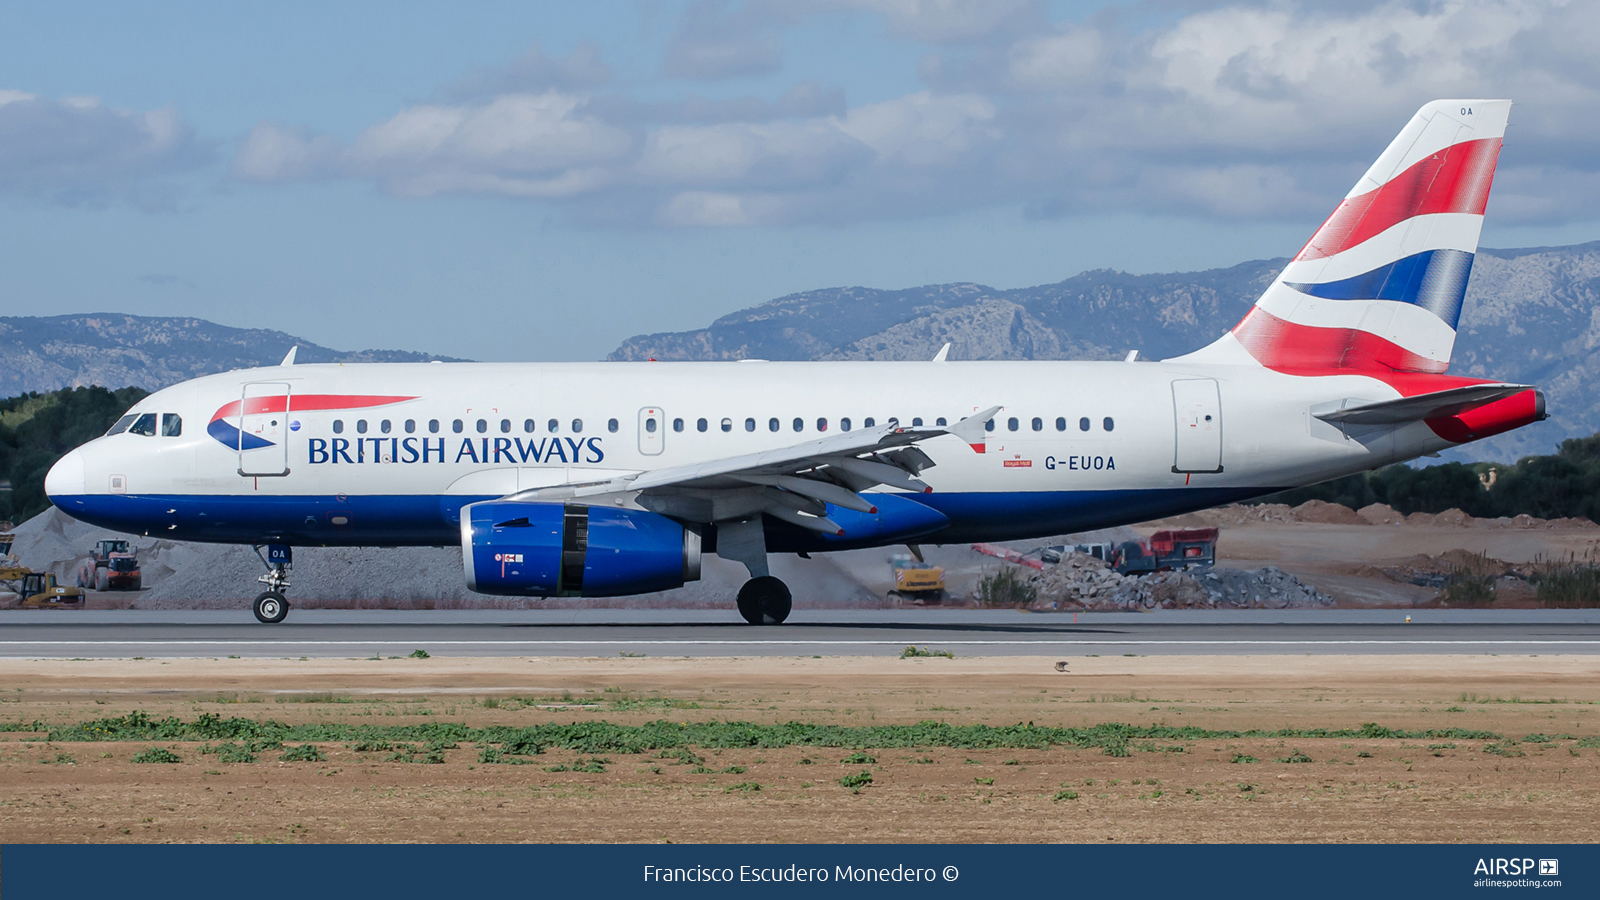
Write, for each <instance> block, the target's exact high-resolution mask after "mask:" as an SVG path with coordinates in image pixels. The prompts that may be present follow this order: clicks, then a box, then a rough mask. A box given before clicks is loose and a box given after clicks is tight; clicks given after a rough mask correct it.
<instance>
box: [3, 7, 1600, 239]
mask: <svg viewBox="0 0 1600 900" xmlns="http://www.w3.org/2000/svg"><path fill="white" fill-rule="evenodd" d="M1040 10H1041V7H1040V6H1039V5H1038V4H1036V3H1033V2H1026V0H1022V2H1009V3H982V2H975V3H969V2H965V0H794V2H789V3H777V2H774V0H754V2H751V3H746V4H743V5H735V4H732V3H718V2H706V3H698V4H695V5H694V6H692V7H691V8H690V9H689V10H688V12H687V13H686V14H685V16H684V18H683V19H682V20H681V21H680V23H679V25H678V28H677V31H676V32H675V33H674V35H673V37H672V38H671V40H670V42H669V45H668V46H667V48H666V56H667V63H666V69H667V71H668V72H669V74H676V75H678V76H681V77H694V78H708V79H710V78H726V77H733V76H737V75H741V74H752V73H760V72H770V71H772V70H774V69H775V68H776V67H778V66H780V65H781V63H782V55H781V41H780V40H779V39H780V37H781V35H782V29H783V28H786V27H789V26H791V25H793V24H795V23H797V22H803V21H807V20H809V19H812V18H815V17H817V16H824V15H842V14H849V15H860V14H869V15H873V16H877V17H879V18H881V19H882V21H883V22H884V23H885V24H886V25H887V26H888V29H889V31H890V33H891V34H892V35H895V36H896V37H897V38H901V39H905V40H912V41H919V42H923V43H926V44H928V45H929V48H928V52H927V53H926V54H925V55H924V57H923V59H922V60H921V61H920V62H919V64H918V74H919V75H921V77H922V78H923V80H924V82H925V87H924V88H923V89H921V90H917V91H913V92H909V93H906V94H904V95H902V96H899V97H893V98H890V99H886V100H877V101H875V102H871V103H861V104H857V105H855V106H850V105H848V104H847V103H846V98H845V96H844V94H843V93H842V92H841V91H838V90H831V91H830V90H827V89H825V88H823V87H821V86H820V85H817V84H815V83H801V84H799V85H796V86H795V87H794V88H793V89H791V90H790V92H789V93H788V94H786V95H784V96H782V97H779V98H776V99H763V98H760V97H743V98H738V99H717V100H704V99H701V98H699V97H698V96H694V95H689V96H687V97H686V98H684V99H681V100H663V99H661V97H660V93H659V92H652V97H651V99H649V100H640V99H635V97H634V96H631V92H632V89H631V88H629V87H627V86H617V85H615V84H613V83H610V82H609V77H610V76H609V69H606V68H605V66H604V64H603V63H602V62H601V61H600V60H599V58H598V55H597V54H593V53H591V54H589V55H587V56H583V57H581V58H580V57H579V55H578V54H575V55H574V57H571V58H568V59H567V60H565V61H551V59H550V58H547V57H544V56H543V55H542V54H538V53H537V52H534V53H532V54H531V55H530V56H528V57H525V58H524V60H523V61H521V62H520V63H519V65H521V66H522V70H523V71H525V72H526V73H533V74H530V75H527V79H532V80H533V81H539V79H543V81H541V82H540V83H545V82H549V81H550V80H551V79H554V78H556V76H555V75H551V74H550V73H551V72H555V71H557V70H559V71H561V72H569V74H568V75H564V76H561V77H564V78H566V79H567V81H566V84H567V85H568V86H555V87H551V88H548V89H540V90H533V89H528V90H521V89H519V90H504V91H501V92H499V93H493V94H486V95H483V96H479V95H478V94H472V96H471V98H470V99H467V100H461V101H458V102H443V103H435V104H425V105H418V106H413V107H410V108H407V109H404V110H401V111H400V112H399V113H397V114H396V115H395V116H394V117H392V118H391V119H389V120H388V121H385V122H381V123H378V124H375V125H373V126H371V127H370V128H368V129H367V130H366V131H365V132H363V133H362V134H361V135H360V136H359V137H358V138H357V139H355V140H354V141H353V142H350V143H348V144H345V143H341V142H339V141H336V140H334V139H332V138H329V137H326V136H318V135H312V134H308V133H305V132H302V131H296V130H294V129H291V128H287V127H284V126H281V125H274V124H263V125H261V126H259V127H258V128H257V129H256V130H255V131H254V132H252V134H251V135H250V136H249V138H247V139H246V140H245V141H244V143H243V144H242V145H241V147H240V150H239V153H238V155H237V157H236V159H235V161H234V171H235V172H236V174H237V175H238V176H239V177H241V178H246V179H253V180H260V181H282V180H296V179H307V178H318V177H323V178H330V177H331V178H356V179H368V180H371V181H373V182H375V183H377V184H379V185H381V186H382V187H383V188H384V189H385V190H387V191H390V192H391V193H395V194H399V195H408V196H416V195H433V194H442V193H487V194H500V195H505V196H514V197H528V198H539V199H543V200H546V201H550V202H554V203H558V204H560V205H561V207H562V208H563V209H565V210H567V211H568V212H569V213H570V214H571V215H573V216H576V217H579V218H588V219H592V220H595V221H605V222H611V223H620V224H631V225H652V224H653V225H659V226H684V225H694V226H724V227H726V226H749V225H767V224H783V223H792V222H805V221H824V222H842V221H853V220H860V219H867V218H895V217H912V216H918V215H923V214H926V213H929V212H949V211H959V210H962V209H970V208H975V207H983V206H994V205H1000V204H1024V205H1026V206H1027V207H1028V208H1029V209H1030V210H1032V211H1034V212H1036V213H1039V214H1052V215H1054V214H1073V213H1078V212H1084V211H1127V212H1134V213H1161V214H1169V213H1170V214H1183V215H1195V216H1201V217H1213V218H1263V217H1295V218H1301V219H1305V218H1313V219H1314V218H1315V217H1316V216H1318V215H1321V214H1325V213H1326V212H1327V211H1328V210H1329V209H1331V208H1332V206H1333V204H1334V203H1335V202H1337V199H1338V197H1339V196H1340V195H1342V194H1343V192H1344V191H1345V190H1346V189H1348V187H1349V185H1350V184H1351V183H1352V182H1353V180H1354V179H1355V177H1356V176H1357V175H1359V174H1360V172H1361V171H1363V170H1364V169H1365V168H1366V166H1367V164H1368V163H1370V161H1371V160H1372V158H1373V157H1374V156H1375V155H1376V154H1377V153H1378V152H1379V151H1380V150H1381V149H1382V147H1383V146H1384V145H1385V144H1386V143H1387V141H1388V140H1389V138H1390V137H1392V136H1393V135H1394V134H1395V132H1396V131H1398V130H1399V128H1400V127H1401V126H1402V125H1403V124H1404V123H1405V121H1406V119H1407V117H1408V116H1409V115H1410V114H1411V113H1412V112H1413V111H1415V109H1416V108H1417V107H1418V106H1420V105H1421V104H1422V103H1424V102H1426V101H1428V100H1430V99H1433V98H1435V97H1451V96H1458V97H1459V96H1467V97H1471V96H1510V97H1512V98H1513V99H1516V100H1518V101H1519V105H1518V106H1517V108H1516V109H1515V110H1514V111H1513V115H1512V131H1511V132H1510V134H1509V135H1508V138H1507V149H1506V152H1505V154H1504V155H1503V156H1502V161H1501V170H1502V175H1501V180H1500V185H1501V186H1500V187H1498V188H1497V189H1496V193H1495V200H1494V209H1495V212H1496V215H1497V216H1505V217H1507V220H1508V221H1516V220H1520V221H1552V220H1559V219H1561V218H1562V217H1592V216H1593V213H1592V209H1594V208H1595V203H1596V201H1600V193H1597V192H1600V177H1595V176H1594V175H1593V173H1596V172H1597V171H1600V158H1597V157H1596V156H1595V155H1594V154H1593V152H1592V149H1591V148H1592V146H1593V145H1594V143H1595V142H1596V141H1597V140H1600V118H1597V117H1594V116H1591V115H1589V114H1588V112H1589V111H1590V110H1592V109H1594V108H1596V101H1597V100H1600V54H1595V53H1594V52H1593V47H1594V46H1595V44H1596V43H1597V42H1600V4H1590V3H1577V2H1571V3H1568V2H1562V0H1436V2H1431V3H1429V2H1410V0H1391V2H1377V3H1367V4H1364V5H1359V6H1353V7H1350V6H1339V5H1327V4H1313V3H1294V2H1266V3H1254V2H1248V0H1243V2H1238V3H1231V4H1218V5H1213V6H1210V7H1206V8H1200V9H1197V10H1194V11H1187V12H1178V13H1171V12H1170V11H1169V13H1168V14H1167V15H1165V16H1164V17H1161V18H1158V19H1147V18H1140V19H1137V20H1130V19H1125V18H1121V17H1119V16H1118V15H1117V14H1114V13H1104V14H1100V15H1096V16H1095V17H1093V18H1092V19H1090V20H1087V21H1081V22H1066V23H1056V24H1051V23H1048V22H1046V21H1045V20H1044V17H1043V13H1042V12H1041V11H1040ZM1152 23H1153V24H1152ZM719 54H725V55H719ZM741 54H745V55H741ZM558 63H559V64H558ZM510 68H515V66H513V67H508V69H507V71H509V70H510ZM571 72H578V73H580V74H579V75H572V74H570V73H571ZM582 73H588V75H586V76H582V77H580V75H582ZM602 73H603V74H604V78H602V77H601V74H602ZM480 74H481V73H480ZM507 77H509V76H507ZM583 77H586V78H588V81H587V82H584V84H585V85H586V86H585V87H581V88H580V87H572V86H571V85H574V84H577V83H578V82H579V81H581V80H582V78H583ZM477 83H479V84H480V85H487V84H491V83H493V79H489V78H486V77H480V78H479V81H478V82H477ZM505 83H506V84H510V83H511V82H505ZM529 83H531V82H529ZM469 93H471V92H469ZM1522 101H1526V102H1522ZM3 109H4V107H0V110H3Z"/></svg>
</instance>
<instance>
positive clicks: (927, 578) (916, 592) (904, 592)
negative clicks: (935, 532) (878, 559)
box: [889, 554, 948, 605]
mask: <svg viewBox="0 0 1600 900" xmlns="http://www.w3.org/2000/svg"><path fill="white" fill-rule="evenodd" d="M889 568H890V569H891V571H893V573H894V589H893V590H891V591H889V599H890V600H910V601H911V602H913V603H917V604H921V605H929V604H937V603H943V602H944V600H945V597H946V596H948V595H947V594H946V593H945V588H944V569H942V568H940V567H938V566H935V565H930V564H928V563H926V562H923V561H922V560H919V559H917V558H916V557H914V556H910V555H907V554H897V555H895V556H891V557H889Z"/></svg>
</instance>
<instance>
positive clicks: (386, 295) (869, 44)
mask: <svg viewBox="0 0 1600 900" xmlns="http://www.w3.org/2000/svg"><path fill="white" fill-rule="evenodd" d="M1596 46H1600V4H1596V3H1593V2H1576V0H1574V2H1570V3H1565V2H1559V0H1549V2H1533V0H1485V2H1361V0H1354V2H1340V3H1311V2H1301V3H1295V2H1262V3H1252V2H1233V3H1206V2H1199V0H1151V2H1111V3H1105V2H1071V0H1059V2H1047V0H750V2H737V0H730V2H718V0H695V2H687V3H684V2H667V0H646V2H638V3H626V2H615V3H608V2H586V3H565V4H557V3H546V4H529V3H492V2H484V3H476V4H443V3H435V4H421V3H406V2H389V3H385V4H377V3H362V4H349V3H338V2H330V0H318V2H314V3H313V2H295V0H287V2H280V3H277V4H271V5H267V6H261V5H255V6H250V5H244V4H235V5H228V6H224V5H222V4H216V3H202V2H196V3H190V4H184V3H153V4H138V5H135V4H106V3H101V2H95V3H77V2H71V0H64V2H55V3H51V4H35V5H32V6H31V7H29V8H19V7H18V6H16V5H6V6H0V314H6V315H48V314H54V313H63V312H88V311H116V312H131V313H140V314H149V315H196V316H202V317H204V318H208V319H212V320H214V321H217V322H222V323H225V324H229V325H239V326H252V327H272V328H279V329H282V330H285V331H290V332H293V333H296V334H300V335H303V336H305V337H307V338H309V339H311V340H314V341H317V342H318V343H322V344H326V345H330V346H334V347H339V348H349V349H356V348H365V347H392V348H405V349H417V350H429V351H434V352H440V353H447V354H453V355H458V356H466V357H472V358H476V359H504V360H524V359H596V358H599V357H602V356H604V355H605V354H606V353H607V352H608V351H609V350H610V349H611V348H612V347H614V346H615V345H616V344H617V343H618V342H619V341H621V340H622V339H623V338H625V337H627V336H629V335H632V334H636V333H642V332H649V331H663V330H679V329H686V328H693V327H698V326H702V325H704V324H706V323H707V322H709V321H710V320H711V319H712V318H715V317H716V316H718V315H721V314H724V313H727V312H730V311H732V310H735V309H739V308H742V307H745V306H749V305H752V304H754V303H758V302H761V301H763V300H767V299H770V298H772V297H775V296H779V295H782V294H786V293H790V292H794V291H800V290H806V289H809V288H818V287H829V286H836V285H854V284H860V285H867V286H871V287H882V288H900V287H907V286H911V285H917V284H927V283H934V282H947V281H978V282H982V283H985V284H989V285H993V286H996V287H1016V286H1022V285H1029V284H1039V283H1044V282H1051V281H1058V280H1060V279H1062V278H1065V277H1068V276H1070V275H1073V274H1076V273H1077V272H1079V271H1082V270H1084V269H1089V268H1102V267H1110V268H1119V269H1124V270H1127V271H1135V272H1150V271H1170V270H1179V269H1198V268H1211V267H1216V266H1226V265H1232V264H1234V263H1237V262H1241V261H1243V260H1246V259H1255V258H1261V257H1269V256H1284V255H1290V254H1292V253H1294V252H1295V251H1296V250H1298V249H1299V247H1300V245H1301V244H1302V243H1303V242H1304V240H1305V239H1306V237H1307V236H1309V234H1310V233H1311V232H1312V231H1313V230H1315V227H1316V225H1317V224H1318V223H1319V222H1320V221H1321V220H1322V218H1323V217H1324V216H1325V215H1326V214H1327V213H1328V212H1329V211H1331V210H1332V208H1333V206H1334V205H1335V204H1336V202H1337V200H1338V198H1339V197H1340V196H1342V195H1343V194H1344V192H1345V191H1346V190H1347V189H1348V188H1349V186H1350V185H1351V184H1352V183H1354V181H1355V179H1356V178H1357V177H1358V176H1359V175H1360V174H1361V172H1362V171H1364V170H1365V169H1366V167H1367V166H1368V164H1370V162H1371V161H1372V159H1373V158H1374V157H1375V156H1376V155H1377V153H1378V152H1379V151H1380V150H1381V149H1382V148H1383V147H1384V145H1385V144H1387V142H1388V141H1389V139H1390V138H1391V137H1392V136H1393V135H1394V133H1395V132H1396V131H1398V130H1399V128H1400V127H1401V126H1402V125H1403V124H1404V123H1405V121H1406V119H1407V118H1408V116H1409V115H1410V114H1411V113H1412V112H1413V111H1414V110H1415V109H1416V108H1417V107H1418V106H1420V105H1421V104H1422V103H1423V102H1425V101H1427V100H1429V99H1433V98H1435V97H1510V98H1512V99H1513V100H1515V101H1516V102H1517V106H1516V107H1515V109H1514V110H1513V112H1512V126H1511V129H1510V131H1509V133H1508V134H1507V138H1506V148H1505V151H1504V153H1503V155H1502V156H1501V165H1500V172H1499V177H1498V179H1497V181H1496V185H1495V189H1494V194H1493V197H1492V198H1491V200H1490V204H1489V217H1488V223H1489V224H1488V226H1487V227H1486V230H1485V234H1484V243H1485V245H1487V246H1502V247H1509V246H1531V245H1541V244H1564V243H1576V242H1579V241H1587V240H1595V239H1600V213H1597V212H1596V211H1595V210H1596V209H1597V205H1596V204H1597V201H1600V153H1596V152H1595V151H1594V148H1595V147H1596V146H1597V141H1600V103H1597V99H1600V53H1597V52H1596V51H1595V47H1596Z"/></svg>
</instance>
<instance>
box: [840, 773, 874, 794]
mask: <svg viewBox="0 0 1600 900" xmlns="http://www.w3.org/2000/svg"><path fill="white" fill-rule="evenodd" d="M839 783H840V784H841V785H843V786H845V787H847V788H849V789H850V793H852V794H859V793H861V789H862V788H864V787H866V786H867V785H869V784H871V783H872V773H871V772H868V771H867V770H866V769H862V770H861V771H860V772H857V773H856V774H854V775H846V776H844V777H843V778H841V779H839Z"/></svg>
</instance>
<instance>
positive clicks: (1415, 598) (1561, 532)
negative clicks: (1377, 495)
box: [1140, 522, 1600, 608]
mask: <svg viewBox="0 0 1600 900" xmlns="http://www.w3.org/2000/svg"><path fill="white" fill-rule="evenodd" d="M1140 530H1141V531H1143V532H1147V533H1148V532H1150V531H1154V530H1155V527H1154V526H1140ZM1597 547H1600V530H1597V529H1596V528H1595V527H1594V526H1592V525H1588V526H1582V527H1580V526H1566V525H1563V526H1562V527H1550V528H1538V529H1492V528H1470V527H1467V528H1464V527H1452V526H1449V525H1432V524H1409V525H1398V524H1397V525H1370V524H1362V525H1351V524H1335V523H1313V522H1292V523H1285V522H1259V523H1250V522H1244V523H1229V524H1227V525H1225V526H1224V527H1223V528H1222V534H1221V536H1220V537H1219V538H1218V540H1217V565H1219V566H1228V567H1231V568H1236V569H1255V568H1260V567H1262V566H1277V567H1279V568H1281V569H1283V570H1284V571H1286V572H1289V573H1290V574H1292V575H1294V576H1295V577H1297V578H1299V579H1300V580H1301V581H1303V582H1305V583H1306V584H1309V585H1311V586H1313V587H1315V588H1317V589H1318V590H1321V591H1322V592H1324V593H1326V594H1329V595H1330V596H1332V597H1333V598H1334V599H1335V600H1336V601H1337V602H1338V605H1339V606H1340V607H1344V608H1372V607H1407V606H1426V605H1431V604H1433V603H1434V602H1435V600H1436V598H1437V597H1438V594H1439V591H1438V590H1437V589H1435V588H1432V587H1424V586H1421V585H1415V584H1408V583H1406V582H1404V581H1402V580H1396V579H1395V578H1393V577H1389V576H1388V575H1386V574H1385V573H1384V569H1386V568H1392V567H1394V566H1397V565H1400V564H1404V563H1414V562H1415V560H1416V558H1417V557H1429V556H1431V557H1439V556H1443V555H1444V554H1447V553H1450V552H1451V551H1460V550H1465V551H1467V552H1469V553H1482V554H1486V555H1487V556H1489V557H1491V558H1493V559H1497V560H1500V561H1502V562H1507V563H1513V564H1524V563H1531V562H1534V561H1536V560H1539V559H1546V560H1549V559H1564V558H1567V557H1569V556H1572V557H1577V558H1584V557H1586V556H1592V555H1593V554H1594V553H1595V552H1596V548H1597ZM1504 593H1505V594H1506V596H1505V597H1504V598H1503V600H1504V601H1505V602H1497V603H1495V604H1494V606H1495V607H1496V608H1512V607H1529V606H1532V605H1534V604H1533V602H1532V599H1531V591H1528V592H1524V593H1528V594H1529V596H1528V597H1523V596H1521V594H1518V593H1516V592H1514V591H1506V592H1504Z"/></svg>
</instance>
